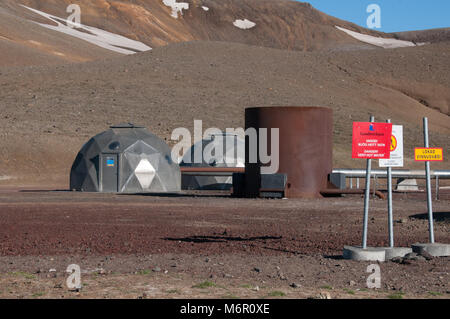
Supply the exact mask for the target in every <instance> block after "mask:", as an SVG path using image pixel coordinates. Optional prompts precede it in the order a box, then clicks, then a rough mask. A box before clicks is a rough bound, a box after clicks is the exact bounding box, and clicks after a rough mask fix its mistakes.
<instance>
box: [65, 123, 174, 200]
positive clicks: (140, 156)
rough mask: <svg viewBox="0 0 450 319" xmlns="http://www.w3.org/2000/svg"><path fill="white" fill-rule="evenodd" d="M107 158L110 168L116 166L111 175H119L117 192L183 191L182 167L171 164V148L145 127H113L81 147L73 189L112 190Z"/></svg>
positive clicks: (73, 178)
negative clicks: (105, 161) (106, 163)
mask: <svg viewBox="0 0 450 319" xmlns="http://www.w3.org/2000/svg"><path fill="white" fill-rule="evenodd" d="M105 158H107V159H108V160H109V161H110V162H108V165H107V166H112V167H117V168H116V169H117V171H116V170H114V171H113V173H112V174H114V173H115V174H117V192H125V193H137V192H178V191H180V188H181V187H180V185H181V173H180V168H179V166H178V164H177V163H175V162H173V161H172V158H171V150H170V148H169V146H168V145H167V144H166V143H165V142H164V141H163V140H162V139H160V138H159V137H158V136H156V135H154V134H152V133H150V132H149V131H148V130H147V129H145V128H144V127H140V126H135V125H133V124H120V125H115V126H111V128H110V129H109V130H107V131H105V132H102V133H100V134H98V135H96V136H94V137H93V138H91V139H90V140H89V141H88V142H87V143H86V144H85V145H84V146H83V147H82V149H81V150H80V152H79V153H78V155H77V157H76V159H75V161H74V163H73V166H72V169H71V173H70V189H72V190H78V191H88V192H102V191H105V189H110V188H111V187H110V185H109V184H111V181H113V182H115V177H114V176H113V177H111V176H109V181H107V179H108V176H104V175H106V174H110V171H111V170H110V167H106V165H105V164H104V159H105ZM110 164H111V165H110ZM104 172H107V173H104ZM106 184H108V185H106ZM115 187H116V186H113V187H112V189H115ZM110 191H111V190H110Z"/></svg>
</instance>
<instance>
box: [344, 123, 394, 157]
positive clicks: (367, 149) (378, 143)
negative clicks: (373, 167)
mask: <svg viewBox="0 0 450 319" xmlns="http://www.w3.org/2000/svg"><path fill="white" fill-rule="evenodd" d="M391 137H392V124H391V123H370V122H354V123H353V145H352V158H370V159H389V158H390V157H391V145H392V144H391Z"/></svg>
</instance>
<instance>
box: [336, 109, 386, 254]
mask: <svg viewBox="0 0 450 319" xmlns="http://www.w3.org/2000/svg"><path fill="white" fill-rule="evenodd" d="M374 122H375V118H374V116H371V117H370V122H368V123H365V122H354V123H353V143H352V158H364V159H366V160H367V167H366V189H365V193H364V220H363V235H362V246H359V247H354V246H344V251H343V257H344V258H345V259H351V260H365V261H369V260H370V261H385V260H386V250H385V249H384V248H372V247H370V248H369V247H367V228H368V225H367V224H368V220H369V199H370V175H371V173H372V159H389V158H390V148H391V135H392V124H390V123H387V124H385V123H374Z"/></svg>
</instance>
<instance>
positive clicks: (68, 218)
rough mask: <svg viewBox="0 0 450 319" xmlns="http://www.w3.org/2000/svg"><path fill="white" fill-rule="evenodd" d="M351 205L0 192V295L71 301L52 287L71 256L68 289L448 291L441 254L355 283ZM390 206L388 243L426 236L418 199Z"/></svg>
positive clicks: (356, 234)
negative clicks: (78, 278)
mask: <svg viewBox="0 0 450 319" xmlns="http://www.w3.org/2000/svg"><path fill="white" fill-rule="evenodd" d="M362 203H363V200H362V198H360V197H359V196H350V197H346V198H329V199H323V200H251V199H232V198H228V197H227V195H226V194H224V193H211V194H206V195H201V196H197V197H195V196H193V194H189V195H184V196H165V197H157V196H150V195H149V196H139V195H106V194H80V193H73V192H49V191H40V192H38V191H30V190H26V191H23V190H22V191H17V190H7V189H5V188H3V189H2V191H1V192H0V227H1V229H2V233H1V241H0V255H1V256H2V257H0V273H2V274H3V275H2V286H3V287H5V290H3V291H0V296H3V297H39V296H45V297H56V298H60V297H61V296H65V297H68V296H69V297H70V296H72V297H74V295H73V294H72V295H71V294H70V293H69V295H67V294H68V292H67V289H64V288H61V285H62V284H63V283H64V282H65V277H66V276H67V275H65V268H66V267H67V265H69V264H71V263H77V264H80V265H81V267H82V269H83V271H84V273H83V276H84V280H85V282H86V283H89V285H88V287H87V288H86V289H84V290H83V292H82V293H81V294H77V295H76V296H79V297H99V296H105V297H132V298H137V297H142V296H143V295H144V296H145V295H147V296H148V297H168V298H172V297H175V298H177V297H187V298H195V297H205V296H206V295H204V294H205V293H206V294H207V295H208V296H210V297H216V298H218V297H227V296H228V297H231V296H237V297H249V298H253V297H255V298H261V297H267V296H270V295H271V294H274V296H275V295H276V294H278V292H280V291H281V292H282V294H279V296H280V297H282V296H286V297H291V298H302V297H308V296H309V297H311V296H314V294H316V293H318V292H319V291H320V290H324V289H325V290H330V293H331V294H332V295H333V298H340V297H347V298H348V297H352V298H353V297H360V298H367V297H380V298H386V297H388V296H391V295H392V294H394V295H395V294H401V297H403V296H405V297H406V298H407V297H436V296H442V297H446V296H447V297H448V292H449V290H450V289H449V286H448V283H449V272H450V269H449V261H450V260H449V258H437V259H436V258H435V259H433V260H431V261H412V262H411V263H408V264H396V263H393V262H387V263H383V264H382V265H381V269H382V274H383V286H382V289H381V290H380V291H377V292H367V291H366V289H365V280H366V277H367V276H368V275H367V274H366V272H365V270H366V267H367V265H368V264H369V263H358V262H351V261H346V260H341V259H340V255H341V253H342V248H343V246H344V245H348V244H349V245H351V244H355V245H357V244H359V243H360V238H361V222H362V215H361V214H362ZM394 203H395V208H396V209H395V220H396V221H397V222H396V223H395V235H396V244H397V245H401V246H408V245H410V244H412V243H414V242H425V241H427V222H426V220H425V219H423V216H420V215H421V214H424V213H425V212H426V203H425V201H424V195H423V194H416V195H412V194H409V195H405V194H396V198H395V202H394ZM449 204H450V194H449V193H445V194H442V195H441V200H440V201H436V202H435V203H434V208H435V212H436V215H435V217H436V225H435V227H436V229H435V232H436V239H437V241H440V242H449V241H450V235H449V231H448V227H449V224H448V216H449V215H448V214H449V206H450V205H449ZM385 205H386V202H385V201H382V200H378V199H374V200H372V202H371V215H370V216H371V220H370V224H369V227H370V228H369V245H373V246H384V245H386V244H387V234H386V224H387V217H386V208H385ZM416 215H417V216H416ZM154 267H157V268H159V270H157V271H152V269H154ZM52 268H54V269H55V270H56V272H54V273H52V272H49V269H52ZM255 268H258V270H259V271H255ZM99 274H100V275H101V276H100V277H98V275H99ZM425 274H426V276H425ZM104 276H106V277H104ZM125 278H126V280H125ZM202 282H208V284H205V285H207V286H208V285H209V286H208V287H206V288H199V289H196V288H192V287H194V286H195V285H196V284H199V283H202ZM144 283H146V284H144ZM293 283H296V284H297V285H298V287H297V288H295V289H294V288H292V287H291V286H290V285H291V284H293ZM54 286H55V287H57V288H54ZM256 286H258V287H264V288H261V290H252V289H253V288H255V287H256ZM149 287H150V288H151V289H150V288H149ZM224 287H225V288H224ZM61 289H63V290H61ZM205 289H206V290H205ZM255 289H256V288H255ZM355 294H356V295H355ZM395 296H396V295H395ZM395 296H394V297H395Z"/></svg>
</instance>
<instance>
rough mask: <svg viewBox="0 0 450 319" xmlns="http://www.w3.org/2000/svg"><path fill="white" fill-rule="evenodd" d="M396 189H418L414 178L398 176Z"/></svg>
mask: <svg viewBox="0 0 450 319" xmlns="http://www.w3.org/2000/svg"><path fill="white" fill-rule="evenodd" d="M396 190H397V191H418V190H419V186H418V185H417V181H416V180H415V179H404V178H399V179H398V181H397V188H396Z"/></svg>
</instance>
